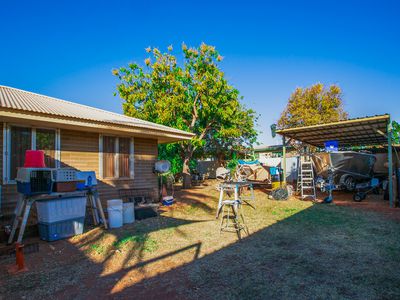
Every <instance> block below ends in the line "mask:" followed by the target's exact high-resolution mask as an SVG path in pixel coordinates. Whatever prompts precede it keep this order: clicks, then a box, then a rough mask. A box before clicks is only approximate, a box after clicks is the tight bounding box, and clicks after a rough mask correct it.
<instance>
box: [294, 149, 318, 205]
mask: <svg viewBox="0 0 400 300" xmlns="http://www.w3.org/2000/svg"><path fill="white" fill-rule="evenodd" d="M297 192H299V193H300V195H301V199H305V198H308V197H311V198H312V199H313V201H315V200H316V193H315V182H314V169H313V162H312V159H311V156H310V155H309V154H304V155H300V157H299V166H298V175H297Z"/></svg>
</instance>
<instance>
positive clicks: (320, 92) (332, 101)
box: [278, 83, 348, 129]
mask: <svg viewBox="0 0 400 300" xmlns="http://www.w3.org/2000/svg"><path fill="white" fill-rule="evenodd" d="M347 117H348V115H347V113H346V112H345V111H344V108H343V101H342V91H341V89H340V87H338V86H337V85H331V86H330V87H329V88H324V85H323V84H322V83H317V84H314V85H312V86H311V87H308V88H297V89H296V90H295V91H294V93H293V94H292V95H291V96H290V98H289V101H288V104H287V106H286V108H285V110H284V111H283V112H282V114H281V117H280V119H279V121H278V126H279V128H281V129H283V128H289V127H300V126H309V125H316V124H321V123H329V122H335V121H340V120H345V119H347Z"/></svg>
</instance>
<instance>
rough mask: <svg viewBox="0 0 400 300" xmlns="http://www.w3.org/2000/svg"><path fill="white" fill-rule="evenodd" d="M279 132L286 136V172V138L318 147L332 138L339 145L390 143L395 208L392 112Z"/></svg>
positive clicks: (390, 187)
mask: <svg viewBox="0 0 400 300" xmlns="http://www.w3.org/2000/svg"><path fill="white" fill-rule="evenodd" d="M276 133H278V134H280V135H281V136H282V138H283V167H284V174H286V141H287V140H288V139H293V140H297V141H300V142H303V143H305V144H308V145H311V146H315V147H324V142H326V141H332V140H335V141H338V142H339V147H352V146H376V145H380V146H387V151H388V164H389V165H388V169H389V170H388V180H389V203H390V207H393V204H394V203H393V176H392V174H393V165H392V139H391V136H392V132H391V122H390V115H389V114H384V115H377V116H373V117H365V118H356V119H349V120H344V121H339V122H333V123H325V124H318V125H312V126H303V127H294V128H287V129H281V130H277V131H276ZM285 180H286V177H285Z"/></svg>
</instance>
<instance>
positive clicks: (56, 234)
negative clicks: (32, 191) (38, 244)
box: [38, 217, 85, 242]
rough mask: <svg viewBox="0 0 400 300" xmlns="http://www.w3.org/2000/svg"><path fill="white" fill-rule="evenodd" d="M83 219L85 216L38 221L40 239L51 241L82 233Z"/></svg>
mask: <svg viewBox="0 0 400 300" xmlns="http://www.w3.org/2000/svg"><path fill="white" fill-rule="evenodd" d="M84 221H85V217H80V218H74V219H69V220H63V221H59V222H53V223H47V222H40V223H38V226H39V236H40V239H42V240H45V241H48V242H52V241H57V240H61V239H65V238H69V237H71V236H74V235H77V234H82V233H83V227H84Z"/></svg>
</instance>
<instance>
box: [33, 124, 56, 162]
mask: <svg viewBox="0 0 400 300" xmlns="http://www.w3.org/2000/svg"><path fill="white" fill-rule="evenodd" d="M36 150H43V151H44V159H45V164H46V166H47V167H49V168H55V167H56V131H55V130H52V129H36Z"/></svg>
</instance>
